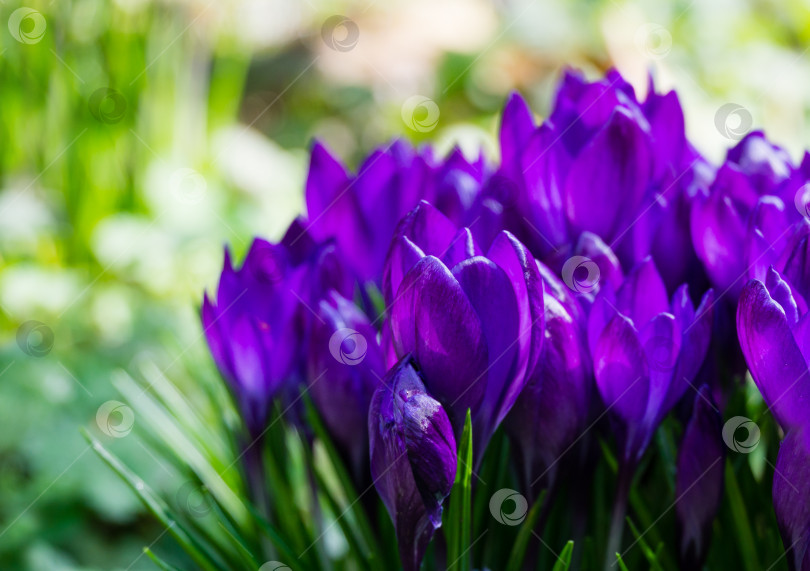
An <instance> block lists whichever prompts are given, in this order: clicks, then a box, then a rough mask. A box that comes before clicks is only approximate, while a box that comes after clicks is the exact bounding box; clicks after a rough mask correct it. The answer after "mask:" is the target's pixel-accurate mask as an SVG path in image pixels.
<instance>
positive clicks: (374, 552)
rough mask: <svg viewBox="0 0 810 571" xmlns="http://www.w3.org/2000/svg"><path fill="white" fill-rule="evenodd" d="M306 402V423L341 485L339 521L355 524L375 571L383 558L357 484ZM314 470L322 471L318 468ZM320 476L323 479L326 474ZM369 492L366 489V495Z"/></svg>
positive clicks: (308, 400) (310, 402)
mask: <svg viewBox="0 0 810 571" xmlns="http://www.w3.org/2000/svg"><path fill="white" fill-rule="evenodd" d="M304 402H305V404H306V409H307V420H308V421H309V424H310V426H311V427H312V430H313V431H314V432H315V435H316V436H317V437H318V440H319V442H320V443H321V444H322V445H323V449H324V450H325V451H326V455H327V457H328V458H329V464H330V465H331V468H332V470H333V472H334V475H335V476H337V480H338V482H339V484H340V486H339V488H340V491H341V492H342V495H343V500H344V501H343V505H341V511H340V512H338V513H339V514H343V515H341V516H340V517H349V518H351V521H353V522H354V523H355V525H354V526H352V527H353V529H354V531H355V534H356V535H357V539H358V540H360V541H361V542H362V544H363V549H364V550H365V554H366V560H367V561H368V562H369V563H370V564H371V566H372V567H374V566H375V565H374V564H375V562H376V563H381V562H382V561H383V556H382V551H381V550H380V547H379V544H378V543H377V537H376V536H375V535H374V533H373V532H372V531H371V530H372V527H371V524H370V523H369V521H368V516H367V515H366V512H365V511H364V509H363V506H362V504H361V502H360V501H359V500H360V494H358V493H357V491H356V490H355V487H354V483H353V481H352V479H351V476H349V471H348V470H347V469H346V467H345V466H344V465H343V460H342V458H341V457H340V454H339V453H338V451H337V448H336V447H335V444H334V442H332V439H331V437H330V436H329V432H328V431H327V430H326V427H325V426H324V424H323V422H322V421H321V418H320V415H319V414H318V411H317V410H316V409H315V406H314V405H313V404H312V401H311V399H310V398H309V396H308V395H305V396H304ZM315 468H316V469H319V467H318V466H316V467H315ZM320 469H322V467H320ZM321 475H322V476H323V475H324V474H321ZM369 491H370V490H368V489H367V490H365V491H364V493H366V492H369ZM333 492H334V490H333ZM336 499H337V497H336Z"/></svg>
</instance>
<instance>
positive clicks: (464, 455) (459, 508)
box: [446, 409, 473, 571]
mask: <svg viewBox="0 0 810 571" xmlns="http://www.w3.org/2000/svg"><path fill="white" fill-rule="evenodd" d="M472 464H473V445H472V417H471V414H470V410H469V409H467V418H466V419H465V421H464V431H463V432H462V434H461V440H460V442H459V445H458V467H457V469H456V481H455V482H454V483H453V489H452V491H451V492H450V508H449V510H448V512H449V514H448V518H447V522H448V525H447V532H446V537H447V568H448V569H454V570H458V571H470V569H472V564H471V559H472V558H471V556H470V541H471V539H472V521H471V520H472V494H471V492H472Z"/></svg>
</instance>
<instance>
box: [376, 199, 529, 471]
mask: <svg viewBox="0 0 810 571" xmlns="http://www.w3.org/2000/svg"><path fill="white" fill-rule="evenodd" d="M383 294H384V297H385V301H386V305H387V306H388V307H389V308H390V310H391V318H390V326H391V333H392V343H393V346H394V349H395V351H396V354H397V355H399V356H404V355H406V354H408V353H412V354H413V358H414V361H415V362H416V363H417V364H418V366H419V369H420V371H421V372H422V375H423V377H424V381H425V385H426V386H427V388H428V390H429V391H430V393H431V395H433V396H434V397H435V398H436V399H438V400H439V402H441V403H442V404H443V405H444V407H445V408H446V409H447V411H448V414H449V416H450V420H451V422H452V423H453V426H454V427H455V429H456V432H457V435H459V434H461V429H462V427H463V422H464V418H465V415H466V411H467V409H470V410H471V412H472V422H473V439H474V448H475V456H476V458H477V460H480V459H481V458H482V456H483V452H484V449H485V448H486V444H487V442H488V441H489V439H490V437H491V435H492V433H493V432H494V431H495V429H496V428H497V426H498V425H499V424H500V422H501V421H502V420H503V418H504V417H505V416H506V414H507V413H508V412H509V409H511V408H512V405H513V404H514V402H515V400H516V399H517V397H518V394H519V393H520V391H521V390H522V389H523V386H524V385H525V383H526V372H527V371H530V370H532V369H533V368H534V364H535V363H536V361H537V357H538V355H539V351H540V346H541V342H542V339H543V335H542V332H543V292H542V287H541V284H540V275H539V273H538V269H537V264H536V262H535V260H534V258H533V257H532V255H531V254H530V253H529V252H528V250H526V248H525V247H524V246H523V245H522V244H521V243H520V242H518V241H517V240H516V239H515V238H514V237H513V236H512V235H511V234H509V233H508V232H502V233H501V234H499V235H498V237H497V238H496V239H495V241H494V242H493V244H492V246H491V247H490V248H489V250H488V252H487V254H486V256H484V255H483V253H482V251H481V250H480V249H479V247H478V245H477V244H476V243H475V241H474V240H473V238H472V235H471V233H470V230H469V229H467V228H463V229H460V230H458V229H456V227H455V226H454V225H453V224H452V223H451V222H450V221H449V220H448V219H447V218H445V217H444V216H443V215H442V214H441V213H440V212H439V211H437V210H436V209H435V208H433V207H432V206H431V205H430V204H427V203H425V202H422V203H421V204H420V205H419V206H418V207H417V208H416V209H414V210H413V212H411V213H410V214H409V215H408V216H407V217H406V218H405V219H404V220H403V221H402V222H401V224H400V226H399V229H398V230H397V235H396V237H395V239H394V242H393V243H392V245H391V250H390V252H389V255H388V260H387V262H386V268H385V275H384V279H383Z"/></svg>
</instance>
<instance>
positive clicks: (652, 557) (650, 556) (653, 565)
mask: <svg viewBox="0 0 810 571" xmlns="http://www.w3.org/2000/svg"><path fill="white" fill-rule="evenodd" d="M625 519H626V520H627V524H628V525H629V526H630V532H631V533H632V534H633V537H635V538H636V542H637V543H638V546H639V547H640V548H641V552H642V553H643V554H644V557H645V558H646V559H647V561H648V562H649V564H650V569H651V571H661V570H662V569H663V568H662V567H661V563H660V562H659V561H658V555H657V554H656V553H655V552H653V550H652V549H651V548H650V546H649V545H648V544H647V542H646V541H645V540H644V535H643V534H642V533H641V532H640V531H639V529H638V527H636V525H635V524H634V523H633V519H632V518H631V517H630V516H628V517H627V518H625Z"/></svg>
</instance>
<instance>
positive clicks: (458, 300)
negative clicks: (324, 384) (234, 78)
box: [391, 256, 514, 432]
mask: <svg viewBox="0 0 810 571" xmlns="http://www.w3.org/2000/svg"><path fill="white" fill-rule="evenodd" d="M512 295H513V297H514V294H512ZM391 326H392V331H393V334H394V335H393V337H394V347H395V348H396V351H397V354H398V355H400V356H404V355H405V354H407V353H413V355H414V359H415V361H416V363H417V364H418V366H419V368H420V370H421V371H422V373H423V377H424V379H425V384H426V385H427V387H428V389H429V391H430V393H431V394H432V395H433V396H434V397H436V398H437V399H438V400H439V401H440V402H442V403H443V404H444V406H445V407H446V408H447V409H448V413H449V414H450V415H451V420H452V421H453V425H454V426H455V427H456V429H457V430H458V431H459V432H460V430H461V428H462V426H463V422H464V415H465V414H466V412H467V409H468V408H471V409H473V410H476V408H477V406H478V403H479V402H480V401H481V399H482V397H483V395H484V391H485V389H486V381H485V380H483V381H480V382H473V381H474V380H475V379H483V378H485V376H486V374H487V367H488V359H489V353H488V348H487V340H486V338H485V337H484V332H483V328H482V324H481V320H480V319H479V317H478V315H477V313H476V311H475V309H474V307H473V305H472V304H471V303H470V301H469V299H468V298H467V295H466V293H465V292H464V290H462V287H461V285H460V284H459V282H458V281H456V278H455V277H453V274H451V273H450V270H448V269H447V267H446V266H445V265H444V264H443V263H442V262H441V261H440V260H438V259H437V258H435V257H433V256H427V257H425V258H422V259H421V260H420V261H419V262H418V263H417V264H416V266H414V267H413V269H411V271H410V272H408V274H407V275H406V276H405V279H404V280H403V282H402V285H401V286H400V292H399V294H398V296H397V298H396V299H395V300H394V307H393V312H392V317H391Z"/></svg>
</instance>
